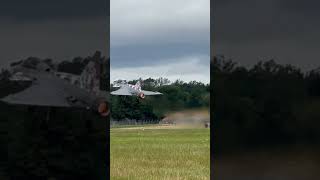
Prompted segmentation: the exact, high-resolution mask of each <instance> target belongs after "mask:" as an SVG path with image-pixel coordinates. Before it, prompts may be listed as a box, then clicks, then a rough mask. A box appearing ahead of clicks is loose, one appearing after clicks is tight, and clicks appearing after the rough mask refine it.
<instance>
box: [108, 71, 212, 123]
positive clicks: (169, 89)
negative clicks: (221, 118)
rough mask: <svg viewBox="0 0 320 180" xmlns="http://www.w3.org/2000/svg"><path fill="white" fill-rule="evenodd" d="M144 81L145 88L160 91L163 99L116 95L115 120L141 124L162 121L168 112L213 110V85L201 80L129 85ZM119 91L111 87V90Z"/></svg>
mask: <svg viewBox="0 0 320 180" xmlns="http://www.w3.org/2000/svg"><path fill="white" fill-rule="evenodd" d="M137 81H140V82H142V85H143V86H142V88H143V89H144V90H149V91H158V92H161V93H162V94H163V95H161V96H147V97H146V98H145V99H143V100H141V99H139V98H138V97H136V96H112V97H111V116H112V119H114V120H117V121H121V120H125V119H132V120H138V121H145V120H153V121H155V122H159V121H160V120H161V119H162V118H164V117H165V115H166V113H169V112H171V111H178V110H183V109H192V108H201V107H209V105H210V85H209V84H204V83H202V82H198V81H190V82H184V81H181V80H176V81H174V82H170V81H169V80H168V79H167V78H163V77H160V78H158V79H153V78H148V79H144V80H143V79H137V80H132V81H129V82H128V83H129V84H135V83H136V82H137ZM113 90H116V88H114V87H113V84H111V91H113Z"/></svg>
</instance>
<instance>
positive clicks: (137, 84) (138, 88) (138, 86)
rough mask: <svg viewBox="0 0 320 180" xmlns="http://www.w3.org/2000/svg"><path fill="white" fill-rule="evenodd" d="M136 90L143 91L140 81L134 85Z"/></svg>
mask: <svg viewBox="0 0 320 180" xmlns="http://www.w3.org/2000/svg"><path fill="white" fill-rule="evenodd" d="M134 87H135V89H137V90H139V91H141V82H140V81H138V82H137V83H136V84H135V85H134Z"/></svg>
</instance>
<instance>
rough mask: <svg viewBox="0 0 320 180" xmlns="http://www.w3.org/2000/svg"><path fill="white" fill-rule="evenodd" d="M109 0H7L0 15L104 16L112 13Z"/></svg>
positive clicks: (18, 17) (27, 18) (24, 18)
mask: <svg viewBox="0 0 320 180" xmlns="http://www.w3.org/2000/svg"><path fill="white" fill-rule="evenodd" d="M109 2H110V1H109V0H90V1H89V0H45V1H43V0H27V1H21V0H6V1H4V2H1V6H0V17H7V18H10V19H14V20H18V21H39V20H48V19H61V18H62V19H65V18H78V19H79V18H90V17H103V16H107V15H109V14H110V3H109Z"/></svg>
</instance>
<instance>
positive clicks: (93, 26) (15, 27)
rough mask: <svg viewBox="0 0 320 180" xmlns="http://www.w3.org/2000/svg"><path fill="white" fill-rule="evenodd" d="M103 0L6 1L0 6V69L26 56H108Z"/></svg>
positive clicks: (104, 1) (58, 57) (54, 57)
mask: <svg viewBox="0 0 320 180" xmlns="http://www.w3.org/2000/svg"><path fill="white" fill-rule="evenodd" d="M109 9H110V8H109V4H108V1H106V0H90V1H88V0H66V1H65V0H54V1H43V0H28V1H23V0H10V1H4V2H1V6H0V25H1V28H0V69H1V67H5V66H7V65H8V64H9V63H10V62H12V61H18V60H21V59H23V58H27V57H29V56H36V57H40V58H52V59H54V60H58V61H61V60H70V59H71V58H73V57H76V56H82V57H87V56H89V55H93V53H94V52H95V51H96V50H99V51H102V53H103V55H106V56H108V54H109V52H108V46H107V45H108V44H109V43H108V41H109V38H108V36H109V27H108V25H109V21H108V15H109V14H110V12H109Z"/></svg>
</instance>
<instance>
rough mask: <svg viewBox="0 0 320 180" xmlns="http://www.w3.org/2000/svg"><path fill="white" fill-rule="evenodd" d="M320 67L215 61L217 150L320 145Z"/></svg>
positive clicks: (213, 119) (213, 106) (212, 61)
mask: <svg viewBox="0 0 320 180" xmlns="http://www.w3.org/2000/svg"><path fill="white" fill-rule="evenodd" d="M319 70H320V69H319V68H318V69H314V70H311V71H308V72H303V71H302V70H301V69H300V68H298V67H296V66H293V65H290V64H286V65H282V64H278V63H276V61H274V60H269V61H264V62H263V61H260V62H258V63H256V64H255V65H253V66H252V67H244V66H240V65H238V64H237V63H236V62H234V61H232V60H231V59H226V58H225V57H223V56H221V57H214V58H212V59H211V82H212V83H211V84H212V89H211V92H212V94H211V98H212V99H211V102H212V104H213V105H212V108H211V109H212V115H213V116H212V123H213V129H214V131H213V136H214V142H215V144H217V145H216V146H214V147H215V150H216V152H220V151H222V150H224V151H225V150H227V149H228V150H236V149H238V148H262V147H272V146H278V145H281V146H282V145H293V144H309V145H310V144H311V145H315V144H316V145H320V143H319V142H320V131H319V128H320V121H319V120H320V71H319Z"/></svg>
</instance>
